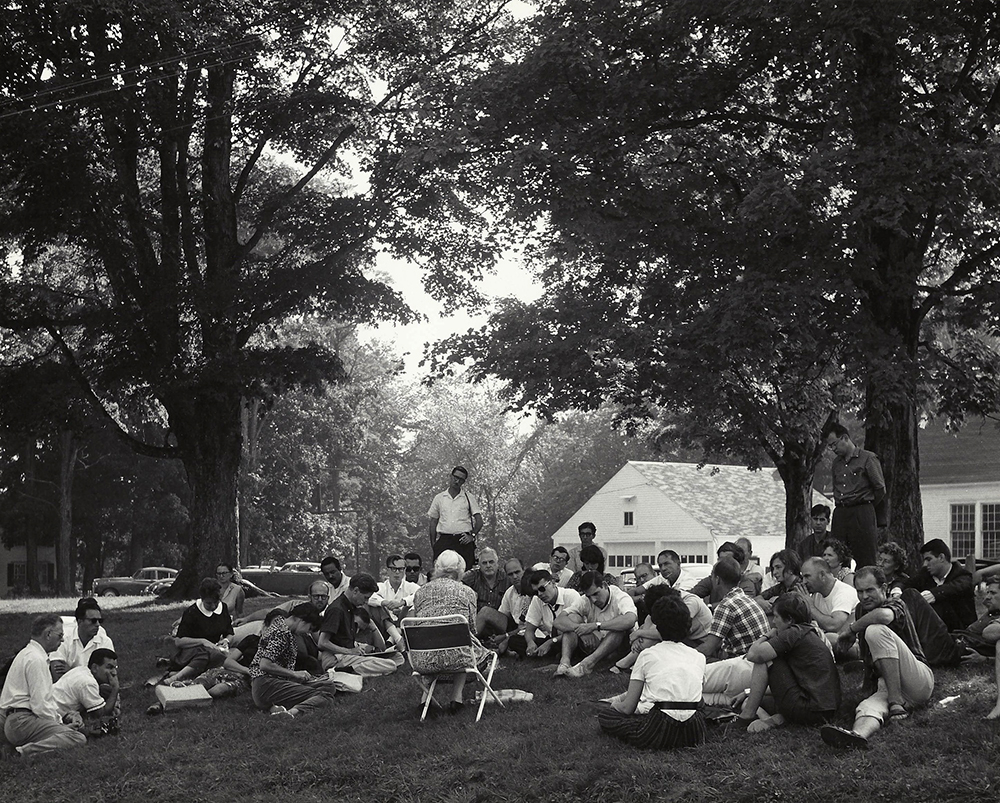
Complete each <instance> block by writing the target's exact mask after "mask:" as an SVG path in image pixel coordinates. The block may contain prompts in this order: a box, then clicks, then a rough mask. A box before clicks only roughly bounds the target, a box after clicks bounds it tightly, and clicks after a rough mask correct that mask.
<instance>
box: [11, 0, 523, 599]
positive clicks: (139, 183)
mask: <svg viewBox="0 0 1000 803" xmlns="http://www.w3.org/2000/svg"><path fill="white" fill-rule="evenodd" d="M502 8H503V4H502V3H499V2H452V1H451V0H443V1H442V2H434V3H430V4H428V3H419V4H416V3H411V2H408V1H407V0H392V2H376V3H370V2H365V3H351V2H349V3H346V4H344V3H338V4H329V3H325V2H306V3H294V4H291V3H287V2H284V0H265V1H264V2H259V3H244V2H236V1H233V0H223V1H222V2H220V3H212V4H209V5H205V4H203V3H194V2H188V0H147V1H146V2H138V3H128V4H121V3H117V2H105V1H104V0H98V2H90V1H89V0H88V2H77V0H70V2H42V3H35V4H18V5H14V6H11V7H10V8H8V9H7V10H6V11H5V14H4V19H3V23H2V25H3V32H4V38H5V41H6V42H7V43H8V45H9V46H8V47H6V48H5V49H4V51H3V54H2V55H0V102H2V106H0V142H2V147H0V186H2V188H3V197H4V201H3V202H2V203H0V241H2V242H3V243H4V245H5V248H6V253H7V255H8V259H7V260H6V261H5V267H4V275H3V281H2V283H0V325H2V326H4V327H6V328H8V329H9V330H11V331H13V332H16V333H17V334H18V335H19V336H21V337H22V338H24V339H25V340H26V341H27V340H31V341H32V342H35V343H36V344H38V347H39V348H42V349H51V348H55V350H56V351H57V352H58V356H59V359H60V361H61V364H62V365H63V366H64V368H65V370H66V371H67V372H70V373H71V374H72V375H73V377H74V378H75V379H76V380H77V382H78V383H79V384H80V386H81V388H82V389H83V394H84V397H85V398H86V399H87V400H88V401H89V402H90V403H92V404H93V405H94V407H95V409H97V410H99V411H101V414H102V415H103V416H104V417H105V418H106V419H107V420H108V421H109V422H111V423H113V424H114V425H115V426H116V428H117V430H118V431H119V433H120V436H121V437H122V438H123V439H124V440H126V441H127V442H129V444H130V445H131V446H132V447H133V448H135V449H136V450H138V451H140V452H141V453H143V454H147V455H152V456H159V457H175V458H179V459H180V460H182V461H183V464H184V467H185V470H186V474H187V478H188V481H189V484H190V486H191V489H192V494H193V497H192V507H191V530H192V533H193V534H194V538H192V540H191V544H192V550H191V553H190V555H189V557H188V568H190V569H191V572H190V573H185V574H186V576H187V577H188V581H187V582H188V584H190V582H193V578H194V577H196V575H197V574H198V573H200V574H204V573H205V571H206V570H207V568H208V567H209V566H211V565H212V564H214V563H217V562H218V561H221V560H227V561H234V560H236V559H237V551H238V541H237V527H236V522H237V520H236V493H237V492H236V487H237V482H236V479H237V474H238V470H239V465H240V457H241V427H240V415H241V404H242V400H243V399H244V398H247V397H251V398H254V397H268V396H269V395H271V394H274V393H279V392H281V391H282V390H284V389H287V388H288V387H292V386H296V385H315V384H317V383H320V382H323V381H329V380H334V381H335V380H337V379H338V378H339V377H341V376H343V367H342V365H341V364H340V363H339V361H338V359H337V356H336V355H335V354H333V353H331V352H330V351H329V350H326V349H324V348H322V347H319V346H316V345H313V344H308V343H307V344H303V345H301V346H299V347H296V348H281V347H278V348H271V347H269V346H267V345H261V344H260V343H258V342H256V341H255V339H254V338H255V335H257V334H258V333H259V332H261V331H262V330H264V329H266V328H267V327H271V326H274V325H276V324H278V323H280V322H281V321H282V320H284V319H285V318H287V317H288V316H290V315H294V314H300V313H306V312H321V313H323V314H324V315H327V316H329V317H332V318H336V319H339V320H342V321H345V322H356V321H367V320H374V319H378V318H395V319H401V320H404V319H407V318H408V317H410V316H411V315H412V313H411V312H410V311H409V310H408V308H407V307H406V305H405V303H404V302H403V300H402V299H401V298H400V297H399V295H398V294H397V293H395V292H394V291H393V290H392V289H391V288H390V287H388V286H387V285H386V284H385V283H383V282H382V281H380V280H378V279H376V278H373V277H372V275H371V272H370V271H369V264H370V262H371V258H372V255H373V253H374V249H375V248H376V245H379V246H380V247H383V248H386V249H388V250H389V251H390V252H392V253H394V254H397V255H404V256H406V257H407V258H410V259H412V260H414V262H416V263H423V264H424V265H425V266H426V267H427V268H428V277H429V278H428V283H429V286H430V287H431V288H432V289H433V290H434V291H435V292H436V293H437V294H438V295H439V296H440V295H446V294H448V293H455V294H457V295H466V296H468V295H470V294H474V291H473V290H472V289H471V288H472V284H471V283H468V282H462V283H458V284H452V283H450V282H449V281H448V277H449V276H450V275H451V272H452V271H455V270H458V271H461V272H462V273H463V275H475V274H476V273H477V272H478V271H480V270H482V269H484V268H485V267H487V266H488V265H489V264H490V261H491V254H492V244H491V242H490V241H489V238H488V237H486V236H485V235H484V234H483V231H484V229H483V226H482V224H483V222H484V221H483V219H482V215H481V214H480V213H478V212H477V211H476V210H475V209H474V208H473V207H471V206H470V205H469V204H468V203H466V201H465V199H464V198H463V192H464V190H463V186H462V184H461V182H459V183H457V184H456V183H454V182H449V181H447V180H446V179H447V173H446V171H445V170H444V169H442V167H441V165H440V164H438V162H437V160H436V159H435V157H434V154H433V152H432V150H431V149H430V148H429V147H427V145H426V143H425V142H424V140H422V139H421V137H422V136H423V134H421V131H426V130H431V129H433V128H435V126H437V127H438V128H440V127H441V126H443V125H446V124H447V120H446V119H445V115H444V112H445V110H446V105H447V103H446V101H447V98H448V97H451V96H454V94H455V88H456V87H457V86H458V85H459V84H460V83H461V82H464V81H465V80H467V79H468V78H469V77H470V76H471V75H472V74H474V73H475V72H476V71H477V70H479V69H480V66H481V65H482V64H484V63H486V62H488V61H490V60H491V59H492V58H494V57H496V55H497V54H498V53H500V52H502V51H503V49H504V47H505V42H506V41H507V34H505V30H506V28H505V26H506V18H505V16H504V15H503V12H502ZM436 121H437V122H436ZM442 121H444V122H442ZM418 123H419V125H418ZM54 249H62V251H61V252H60V253H61V258H60V260H59V261H58V264H53V260H52V259H51V255H52V254H53V253H54ZM136 419H138V420H139V421H140V422H141V423H143V424H148V423H150V422H152V423H153V424H156V425H157V426H156V427H154V428H152V429H150V428H149V427H146V428H145V429H144V430H143V431H141V432H140V430H139V429H138V428H137V427H136V426H134V423H135V420H136Z"/></svg>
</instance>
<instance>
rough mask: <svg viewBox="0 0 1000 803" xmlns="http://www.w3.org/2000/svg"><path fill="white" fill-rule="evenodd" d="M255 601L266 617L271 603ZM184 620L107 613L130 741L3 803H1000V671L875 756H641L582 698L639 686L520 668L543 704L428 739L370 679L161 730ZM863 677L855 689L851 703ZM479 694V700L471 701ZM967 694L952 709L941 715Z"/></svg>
mask: <svg viewBox="0 0 1000 803" xmlns="http://www.w3.org/2000/svg"><path fill="white" fill-rule="evenodd" d="M254 604H255V605H260V604H263V603H261V602H259V601H254ZM177 615H178V614H177V611H176V610H160V609H157V608H155V607H150V608H148V609H146V610H131V611H128V612H125V611H114V612H108V614H107V619H106V622H105V626H106V627H108V629H109V632H110V633H111V635H112V637H113V638H114V640H115V643H116V646H117V647H118V650H119V654H120V655H121V661H120V663H121V679H122V682H123V683H124V684H132V685H131V688H130V689H129V690H128V691H126V692H125V694H124V695H123V713H124V716H123V723H122V734H121V736H119V737H111V738H105V739H103V740H99V741H95V742H92V743H91V744H89V745H88V746H87V747H86V748H83V749H80V750H76V751H71V752H68V753H64V754H61V755H59V756H46V757H41V758H38V759H36V760H34V761H31V762H28V761H20V762H13V763H7V764H0V801H18V802H19V801H35V800H37V801H46V803H48V802H49V801H63V800H67V801H83V800H87V801H89V800H94V801H98V800H99V801H105V802H106V803H112V802H113V801H128V802H129V803H132V802H133V801H143V802H145V801H149V802H150V803H152V801H177V802H178V803H196V802H200V801H205V800H220V801H221V800H227V801H236V800H238V801H244V800H246V801H258V800H259V801H285V800H289V801H291V800H295V801H302V802H303V803H306V802H307V801H354V800H358V801H361V800H363V801H366V802H370V801H377V803H387V802H388V801H454V802H455V803H459V802H460V801H461V802H463V803H464V802H465V801H511V803H515V802H517V803H520V802H521V801H561V800H567V801H568V800H581V801H595V803H597V802H598V801H599V802H600V803H609V802H610V801H629V803H639V802H640V801H646V800H658V801H674V800H676V801H684V803H700V802H701V801H727V802H728V803H740V801H747V803H749V802H750V801H796V802H798V801H809V802H810V803H811V802H812V801H815V802H816V803H822V802H823V801H846V800H855V801H869V800H886V801H894V802H897V803H918V802H919V801H959V800H961V801H980V800H981V801H997V800H1000V760H998V759H1000V738H998V734H1000V726H998V725H996V724H995V723H991V722H985V721H983V720H982V715H983V714H984V713H985V712H986V711H988V710H989V708H990V706H991V703H992V699H993V697H992V695H993V694H994V693H995V691H994V686H993V682H992V665H991V664H987V663H977V664H973V665H970V666H965V667H962V668H960V669H958V670H953V671H939V672H938V673H937V681H938V682H937V690H936V692H935V696H934V703H933V704H932V706H930V707H929V708H927V709H925V710H924V711H921V712H919V713H917V714H916V716H914V717H913V718H912V719H911V720H910V721H908V722H906V723H903V724H901V725H895V726H893V727H891V728H888V729H886V730H885V731H883V732H882V733H881V734H880V735H879V737H878V739H877V741H876V742H875V743H874V745H873V747H872V749H871V750H870V751H869V752H867V753H865V754H861V753H837V752H833V751H831V750H830V749H828V748H827V747H826V746H825V745H824V744H823V743H822V742H821V741H820V739H819V735H818V733H816V732H815V731H812V730H809V729H803V728H791V727H789V728H783V729H781V730H779V731H774V732H771V733H768V734H762V735H747V734H736V733H733V734H726V733H725V732H724V731H723V730H722V729H713V730H712V731H711V732H710V738H709V742H708V743H707V744H706V745H704V746H703V747H700V748H697V749H693V750H685V751H680V752H675V753H642V752H637V751H634V750H631V749H629V748H626V747H624V746H623V745H620V744H619V743H618V742H616V741H615V740H613V739H609V738H607V737H604V736H603V735H602V734H601V733H600V730H599V728H598V727H597V723H596V720H595V719H594V718H593V717H592V716H588V715H587V713H586V712H585V711H584V710H583V709H581V708H578V707H577V705H576V703H577V702H578V701H580V700H586V699H597V698H599V697H603V696H607V695H609V694H612V693H614V692H617V691H619V690H621V689H623V688H624V687H625V684H626V682H627V681H626V680H624V679H622V678H620V677H617V676H614V675H610V674H603V675H600V676H591V677H589V678H586V679H584V680H580V681H571V680H553V679H552V678H550V677H548V676H546V675H544V674H542V673H539V672H536V671H533V669H531V668H528V667H525V666H524V665H522V664H519V663H518V662H516V661H513V660H511V659H505V660H504V661H503V663H502V669H501V670H500V671H498V673H497V675H496V678H495V685H496V687H497V688H520V689H525V690H527V691H531V692H533V693H534V695H535V699H534V701H533V702H531V703H515V704H512V705H511V706H510V707H508V708H507V709H506V710H495V709H494V708H493V707H492V706H487V710H486V713H485V714H484V715H483V720H482V722H480V723H479V724H476V723H474V722H473V719H474V713H470V712H466V713H465V714H463V715H462V716H459V717H456V718H444V719H441V720H435V721H431V722H428V723H425V724H423V725H421V724H420V723H419V722H417V721H416V713H415V711H416V706H417V701H418V696H417V689H416V685H415V683H414V681H412V680H411V679H410V678H409V677H408V675H407V674H405V673H402V674H398V675H396V676H393V677H388V678H380V679H376V680H375V681H365V691H364V692H362V693H361V694H358V695H344V696H341V697H338V699H337V700H336V702H335V704H334V705H333V707H332V708H331V709H329V710H328V711H327V712H326V713H325V714H323V715H322V716H316V717H313V718H311V719H310V718H304V719H301V720H298V721H295V722H275V721H272V720H271V719H270V718H269V717H268V716H267V715H266V714H262V713H260V712H257V711H255V710H254V709H253V707H252V704H251V702H250V700H249V697H245V698H240V699H237V700H231V701H226V702H222V703H217V704H215V705H214V707H213V708H211V709H209V710H203V711H193V712H181V713H176V714H167V715H164V716H160V717H147V716H145V714H144V711H145V709H146V707H147V706H148V705H149V704H150V703H151V702H152V701H153V699H154V698H153V693H152V691H150V690H148V689H145V688H143V687H142V681H143V680H144V679H145V678H146V677H148V676H149V675H150V674H152V672H153V661H154V659H155V657H156V655H158V654H163V653H164V649H163V648H162V646H161V641H160V637H161V636H162V634H163V633H165V632H166V631H167V628H168V626H169V623H170V622H171V621H172V620H173V619H174V618H175V617H176V616H177ZM30 619H31V615H29V614H6V615H0V654H2V655H4V656H8V655H10V654H11V652H12V651H13V650H16V649H19V648H20V647H21V646H22V645H23V643H24V642H25V640H26V638H27V632H28V625H29V622H30ZM859 682H860V675H858V674H850V675H846V676H845V689H846V692H847V698H848V699H847V703H846V704H845V707H844V711H843V716H844V721H845V722H847V721H849V719H850V710H851V708H852V706H853V704H854V702H856V700H857V696H858V695H857V688H858V684H859ZM469 688H470V689H471V686H470V687H469ZM952 695H959V699H958V700H956V701H954V702H952V703H951V704H949V705H948V706H945V707H941V706H939V705H937V702H938V701H939V700H941V699H943V698H945V697H949V696H952Z"/></svg>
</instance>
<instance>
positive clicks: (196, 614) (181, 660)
mask: <svg viewBox="0 0 1000 803" xmlns="http://www.w3.org/2000/svg"><path fill="white" fill-rule="evenodd" d="M220 594H221V585H220V584H219V581H218V580H216V579H215V578H214V577H206V578H205V579H204V580H202V581H201V588H200V589H199V591H198V597H199V599H198V601H197V602H195V604H194V605H192V606H191V607H190V608H188V609H187V610H186V611H184V613H183V614H182V615H181V621H180V623H179V624H178V625H177V635H176V636H175V637H174V646H175V647H176V648H177V652H175V653H174V657H173V658H171V659H170V667H169V671H168V672H167V674H166V675H164V677H163V680H162V682H163V683H180V682H182V681H184V680H190V679H191V678H196V677H198V675H200V674H201V673H202V672H204V671H205V670H207V669H213V668H215V667H217V666H222V664H223V662H224V661H225V660H226V653H228V652H229V642H228V639H229V637H230V636H232V635H233V622H232V619H230V618H229V611H227V610H226V606H225V605H223V604H222V602H221V600H220V599H219V596H220Z"/></svg>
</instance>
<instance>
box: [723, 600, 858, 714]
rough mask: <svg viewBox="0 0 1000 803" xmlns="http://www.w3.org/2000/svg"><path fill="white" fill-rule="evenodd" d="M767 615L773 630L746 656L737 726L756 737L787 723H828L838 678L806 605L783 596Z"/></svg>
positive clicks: (835, 702)
mask: <svg viewBox="0 0 1000 803" xmlns="http://www.w3.org/2000/svg"><path fill="white" fill-rule="evenodd" d="M772 612H773V614H774V628H773V629H772V630H771V631H770V632H769V633H768V634H767V635H765V636H761V637H760V638H759V639H757V640H756V641H755V642H754V643H753V644H752V645H751V646H750V649H749V650H747V656H746V657H747V660H748V661H749V662H750V663H751V664H753V672H752V674H751V676H750V693H749V695H748V696H747V698H746V702H745V703H744V705H743V712H742V713H741V714H740V717H739V719H738V720H737V721H736V724H737V725H738V726H747V730H748V731H750V732H751V733H755V732H758V731H765V730H769V729H771V728H776V727H778V726H779V725H783V724H784V723H785V721H786V720H787V721H788V722H793V723H795V724H798V725H820V724H822V723H824V722H829V721H830V720H831V719H833V716H834V715H835V714H836V713H837V707H838V706H839V705H840V675H839V674H838V673H837V665H836V664H835V663H834V660H833V653H831V652H830V648H829V646H828V645H827V644H826V640H825V638H824V637H823V636H822V635H821V634H820V633H819V632H817V630H816V627H815V625H814V624H813V623H812V621H811V619H810V616H809V605H808V604H806V601H805V600H804V599H803V598H802V597H801V596H799V595H798V594H783V595H782V596H780V597H778V599H777V601H776V602H775V603H774V607H773V609H772ZM761 709H762V710H761ZM758 716H759V717H760V718H759V719H758Z"/></svg>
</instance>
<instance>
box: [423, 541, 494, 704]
mask: <svg viewBox="0 0 1000 803" xmlns="http://www.w3.org/2000/svg"><path fill="white" fill-rule="evenodd" d="M463 574H465V559H464V558H463V557H462V556H461V555H459V554H458V553H457V552H455V551H454V550H451V549H446V550H445V551H444V552H442V553H441V554H440V555H438V557H437V559H436V560H435V561H434V574H433V577H432V579H431V580H429V581H428V582H427V583H426V584H425V585H422V586H421V587H420V590H419V591H417V592H416V593H415V594H414V595H413V615H414V616H449V615H452V614H461V615H462V616H464V617H465V618H466V619H468V621H469V627H470V628H472V629H473V630H474V628H475V626H476V592H475V591H473V590H472V589H471V588H469V586H467V585H465V584H464V583H462V575H463ZM472 647H473V649H474V650H475V654H476V660H477V663H481V662H482V660H483V659H485V658H487V657H488V656H489V654H490V651H489V650H488V649H486V647H484V646H483V645H482V644H480V643H479V639H477V638H476V636H475V632H473V635H472ZM447 660H448V656H447V655H442V663H443V664H444V663H446V662H447ZM464 691H465V674H464V673H462V672H459V673H457V674H455V675H452V676H451V702H449V703H448V708H447V712H448V713H449V714H457V713H459V712H460V711H461V710H462V694H463V692H464ZM421 708H423V705H422V704H421Z"/></svg>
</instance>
